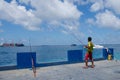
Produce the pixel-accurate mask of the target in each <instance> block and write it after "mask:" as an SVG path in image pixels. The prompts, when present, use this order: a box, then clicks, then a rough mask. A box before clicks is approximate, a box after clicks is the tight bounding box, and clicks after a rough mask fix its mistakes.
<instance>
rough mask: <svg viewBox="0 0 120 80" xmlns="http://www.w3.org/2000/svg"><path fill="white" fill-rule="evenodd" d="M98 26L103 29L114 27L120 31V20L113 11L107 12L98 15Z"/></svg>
mask: <svg viewBox="0 0 120 80" xmlns="http://www.w3.org/2000/svg"><path fill="white" fill-rule="evenodd" d="M95 22H96V24H97V25H99V26H103V27H112V28H117V29H120V19H119V17H117V16H115V15H114V14H113V13H112V12H111V11H108V10H106V11H105V12H103V13H98V14H97V15H96V21H95Z"/></svg>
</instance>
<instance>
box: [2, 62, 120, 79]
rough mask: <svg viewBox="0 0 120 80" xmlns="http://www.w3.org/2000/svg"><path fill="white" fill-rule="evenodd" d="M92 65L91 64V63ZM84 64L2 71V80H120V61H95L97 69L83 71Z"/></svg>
mask: <svg viewBox="0 0 120 80" xmlns="http://www.w3.org/2000/svg"><path fill="white" fill-rule="evenodd" d="M89 64H90V65H91V63H90V62H89ZM83 66H84V63H74V64H63V65H55V66H47V67H38V68H37V77H36V78H34V76H33V72H32V70H31V69H17V70H5V71H0V80H120V61H107V60H102V61H95V68H91V67H89V68H88V69H83Z"/></svg>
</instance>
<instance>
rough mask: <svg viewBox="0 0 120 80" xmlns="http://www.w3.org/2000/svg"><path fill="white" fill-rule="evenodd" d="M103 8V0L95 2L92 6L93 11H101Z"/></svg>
mask: <svg viewBox="0 0 120 80" xmlns="http://www.w3.org/2000/svg"><path fill="white" fill-rule="evenodd" d="M101 9H103V2H102V1H101V2H95V3H94V4H93V5H92V6H91V8H90V10H91V11H92V12H96V11H99V10H101Z"/></svg>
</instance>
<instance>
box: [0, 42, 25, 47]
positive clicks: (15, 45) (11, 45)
mask: <svg viewBox="0 0 120 80" xmlns="http://www.w3.org/2000/svg"><path fill="white" fill-rule="evenodd" d="M0 46H1V47H22V46H24V44H23V43H3V44H1V45H0Z"/></svg>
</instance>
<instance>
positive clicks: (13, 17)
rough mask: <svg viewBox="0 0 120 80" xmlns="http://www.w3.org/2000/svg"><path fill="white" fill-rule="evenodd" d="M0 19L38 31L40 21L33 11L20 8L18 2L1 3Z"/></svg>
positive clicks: (2, 1) (2, 0)
mask: <svg viewBox="0 0 120 80" xmlns="http://www.w3.org/2000/svg"><path fill="white" fill-rule="evenodd" d="M0 19H3V20H7V21H10V22H13V23H15V24H20V25H23V26H24V27H25V28H26V29H29V30H36V29H38V27H37V26H38V24H39V23H40V21H41V20H40V19H39V18H37V17H36V16H35V15H34V14H33V13H32V10H29V11H27V10H26V9H25V7H24V6H20V5H18V4H17V2H16V1H14V0H13V1H12V2H11V3H7V2H6V1H4V0H1V1H0Z"/></svg>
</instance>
